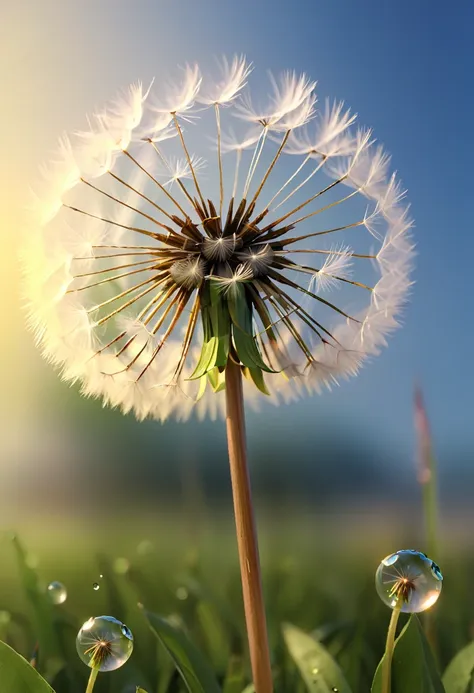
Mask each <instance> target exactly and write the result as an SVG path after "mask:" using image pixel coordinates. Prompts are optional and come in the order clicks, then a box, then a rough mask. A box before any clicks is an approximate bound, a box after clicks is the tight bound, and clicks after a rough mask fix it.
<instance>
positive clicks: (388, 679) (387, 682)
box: [382, 598, 403, 693]
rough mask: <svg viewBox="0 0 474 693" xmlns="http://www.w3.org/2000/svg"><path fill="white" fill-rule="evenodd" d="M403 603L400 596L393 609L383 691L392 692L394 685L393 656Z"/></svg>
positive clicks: (383, 667)
mask: <svg viewBox="0 0 474 693" xmlns="http://www.w3.org/2000/svg"><path fill="white" fill-rule="evenodd" d="M402 605H403V599H401V598H398V599H397V604H396V605H395V608H394V609H393V611H392V616H391V618H390V624H389V626H388V632H387V644H386V646H385V654H384V658H383V662H382V693H390V690H391V687H392V657H393V650H394V647H395V632H396V630H397V623H398V617H399V616H400V611H401V608H402Z"/></svg>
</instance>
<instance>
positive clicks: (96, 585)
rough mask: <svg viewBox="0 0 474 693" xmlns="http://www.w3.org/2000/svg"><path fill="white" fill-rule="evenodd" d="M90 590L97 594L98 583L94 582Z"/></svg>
mask: <svg viewBox="0 0 474 693" xmlns="http://www.w3.org/2000/svg"><path fill="white" fill-rule="evenodd" d="M92 589H93V590H95V591H96V592H97V591H98V590H100V585H99V583H98V582H94V584H93V585H92Z"/></svg>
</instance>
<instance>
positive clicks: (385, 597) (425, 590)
mask: <svg viewBox="0 0 474 693" xmlns="http://www.w3.org/2000/svg"><path fill="white" fill-rule="evenodd" d="M395 564H396V565H395ZM375 586H376V589H377V593H378V595H379V597H380V598H381V600H382V601H383V602H384V603H385V604H386V605H387V606H389V607H390V608H392V609H393V608H395V607H396V606H397V604H399V600H400V599H401V600H402V606H401V610H402V611H403V612H405V613H420V612H421V611H426V609H429V608H430V606H433V604H434V603H435V602H436V601H437V600H438V597H439V595H440V593H441V588H442V586H443V576H442V574H441V570H440V569H439V567H438V566H437V565H436V563H434V562H433V561H432V560H431V559H430V558H428V557H427V556H426V555H425V554H424V553H422V552H421V551H415V550H414V549H406V550H403V551H397V552H396V553H394V554H392V555H391V556H388V557H387V558H384V560H383V561H382V562H381V563H380V565H379V567H378V568H377V572H376V575H375Z"/></svg>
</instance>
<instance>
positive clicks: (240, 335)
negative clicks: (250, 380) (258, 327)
mask: <svg viewBox="0 0 474 693" xmlns="http://www.w3.org/2000/svg"><path fill="white" fill-rule="evenodd" d="M228 306H229V313H230V317H231V320H232V323H233V327H232V336H233V338H234V345H235V350H236V351H237V355H238V357H239V359H240V360H241V362H242V363H243V364H244V366H247V367H248V368H259V369H261V370H263V371H267V372H268V373H274V372H275V371H273V370H272V369H271V368H269V366H267V364H266V363H265V361H264V360H263V359H262V356H261V354H260V351H259V348H258V346H257V342H256V341H255V336H254V334H253V324H252V304H251V303H250V302H249V301H248V300H247V295H246V293H245V289H244V287H243V286H238V285H237V292H236V293H234V294H233V295H232V296H229V298H228Z"/></svg>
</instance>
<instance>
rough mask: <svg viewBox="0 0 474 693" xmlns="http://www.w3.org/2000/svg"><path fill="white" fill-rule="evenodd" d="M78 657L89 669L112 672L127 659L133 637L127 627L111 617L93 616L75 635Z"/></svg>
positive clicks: (130, 651) (131, 648)
mask: <svg viewBox="0 0 474 693" xmlns="http://www.w3.org/2000/svg"><path fill="white" fill-rule="evenodd" d="M76 649H77V653H78V655H79V657H80V658H81V659H82V661H83V662H84V663H85V664H87V666H88V667H90V668H91V669H93V668H96V669H99V671H114V669H119V668H120V667H121V666H123V665H124V664H125V662H126V661H127V660H128V659H129V657H130V655H131V654H132V650H133V635H132V632H131V631H130V629H129V628H127V626H126V625H125V624H124V623H122V622H121V621H118V620H117V619H116V618H113V617H112V616H95V617H93V618H90V619H89V620H88V621H86V622H85V623H84V625H83V626H82V628H81V630H80V631H79V633H78V634H77V638H76Z"/></svg>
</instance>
